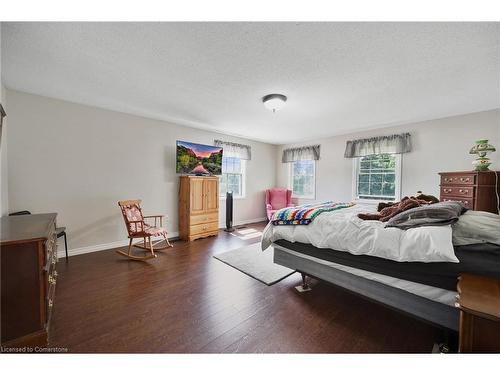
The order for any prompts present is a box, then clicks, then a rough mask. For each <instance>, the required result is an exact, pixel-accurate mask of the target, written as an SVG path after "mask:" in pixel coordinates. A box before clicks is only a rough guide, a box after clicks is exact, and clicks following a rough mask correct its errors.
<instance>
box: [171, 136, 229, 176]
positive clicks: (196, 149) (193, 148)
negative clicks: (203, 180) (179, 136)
mask: <svg viewBox="0 0 500 375" xmlns="http://www.w3.org/2000/svg"><path fill="white" fill-rule="evenodd" d="M176 170H177V173H188V174H197V175H210V174H212V175H220V174H222V147H215V146H209V145H200V144H198V143H190V142H184V141H177V168H176Z"/></svg>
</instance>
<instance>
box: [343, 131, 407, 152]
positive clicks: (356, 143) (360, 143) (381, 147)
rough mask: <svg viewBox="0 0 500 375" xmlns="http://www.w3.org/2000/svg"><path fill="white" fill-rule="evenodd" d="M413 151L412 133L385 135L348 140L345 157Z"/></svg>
mask: <svg viewBox="0 0 500 375" xmlns="http://www.w3.org/2000/svg"><path fill="white" fill-rule="evenodd" d="M410 151H411V135H410V133H404V134H393V135H385V136H382V137H373V138H365V139H356V140H352V141H347V144H346V147H345V153H344V157H345V158H357V157H360V156H367V155H374V154H404V153H405V152H410Z"/></svg>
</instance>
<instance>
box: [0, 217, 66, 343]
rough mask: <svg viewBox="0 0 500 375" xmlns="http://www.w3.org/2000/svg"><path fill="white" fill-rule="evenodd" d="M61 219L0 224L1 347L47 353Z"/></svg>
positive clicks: (11, 220)
mask: <svg viewBox="0 0 500 375" xmlns="http://www.w3.org/2000/svg"><path fill="white" fill-rule="evenodd" d="M56 216H57V214H36V215H22V216H4V217H2V218H1V235H0V253H1V254H0V256H1V262H2V264H1V271H2V275H1V281H2V301H1V302H2V307H1V313H2V317H1V323H2V327H1V345H2V346H3V347H26V346H28V347H35V346H39V347H43V346H46V345H47V343H48V330H49V324H50V317H51V313H52V308H53V306H54V297H55V290H56V279H57V271H56V264H57V238H56V231H55V229H56Z"/></svg>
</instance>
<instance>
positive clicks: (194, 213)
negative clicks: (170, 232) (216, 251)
mask: <svg viewBox="0 0 500 375" xmlns="http://www.w3.org/2000/svg"><path fill="white" fill-rule="evenodd" d="M218 233H219V178H218V177H202V176H181V177H180V186H179V237H180V238H181V239H182V240H186V241H193V240H195V239H197V238H202V237H208V236H216V235H217V234H218Z"/></svg>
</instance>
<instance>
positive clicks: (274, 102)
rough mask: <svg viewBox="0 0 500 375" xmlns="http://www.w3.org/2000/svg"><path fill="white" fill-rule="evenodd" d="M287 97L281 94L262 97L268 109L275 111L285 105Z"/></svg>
mask: <svg viewBox="0 0 500 375" xmlns="http://www.w3.org/2000/svg"><path fill="white" fill-rule="evenodd" d="M286 99H287V97H286V96H285V95H281V94H269V95H266V96H264V97H263V98H262V102H263V103H264V106H265V107H266V108H267V109H269V110H270V111H273V112H276V111H279V110H280V109H281V107H283V106H284V105H285V102H286Z"/></svg>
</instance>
